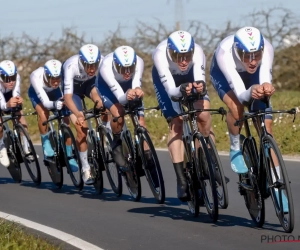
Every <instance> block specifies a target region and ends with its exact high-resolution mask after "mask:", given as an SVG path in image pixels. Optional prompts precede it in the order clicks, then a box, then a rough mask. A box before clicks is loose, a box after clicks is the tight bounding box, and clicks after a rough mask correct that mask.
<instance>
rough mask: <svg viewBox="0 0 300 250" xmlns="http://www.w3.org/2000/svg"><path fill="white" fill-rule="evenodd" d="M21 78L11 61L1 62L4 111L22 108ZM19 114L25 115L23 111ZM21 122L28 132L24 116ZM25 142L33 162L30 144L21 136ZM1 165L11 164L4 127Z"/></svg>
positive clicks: (0, 94)
mask: <svg viewBox="0 0 300 250" xmlns="http://www.w3.org/2000/svg"><path fill="white" fill-rule="evenodd" d="M20 85H21V77H20V75H19V74H18V72H17V67H16V65H15V64H14V63H13V62H12V61H10V60H4V61H1V62H0V108H1V110H2V111H4V112H5V111H9V110H10V109H11V108H15V107H17V106H21V105H22V104H23V98H22V97H21V90H20ZM19 114H21V115H22V114H23V112H22V110H20V111H19ZM18 120H19V122H20V123H21V124H22V125H23V126H24V128H25V129H26V130H27V129H28V126H27V122H26V119H25V117H24V116H20V117H19V118H18ZM21 137H22V141H23V144H22V146H23V149H24V152H25V154H27V155H28V156H27V159H28V160H30V161H33V160H34V159H33V156H32V155H30V152H29V144H28V141H27V138H26V137H25V135H21ZM0 163H1V164H2V165H3V166H5V167H9V165H10V162H9V159H8V156H7V149H6V147H5V144H4V142H3V126H0Z"/></svg>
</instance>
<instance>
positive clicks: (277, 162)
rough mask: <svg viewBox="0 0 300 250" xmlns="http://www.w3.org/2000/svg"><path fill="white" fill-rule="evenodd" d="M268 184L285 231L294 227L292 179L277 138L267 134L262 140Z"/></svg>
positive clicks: (289, 230) (289, 231) (290, 230)
mask: <svg viewBox="0 0 300 250" xmlns="http://www.w3.org/2000/svg"><path fill="white" fill-rule="evenodd" d="M262 144H263V150H264V156H265V166H266V171H267V176H268V186H269V190H270V193H271V197H272V200H273V203H274V207H275V212H276V215H277V216H278V219H279V221H280V224H281V226H282V227H283V229H284V231H285V232H287V233H291V232H292V231H293V229H294V205H293V197H292V191H291V187H290V181H289V178H288V174H287V171H286V168H285V164H284V161H283V159H282V155H281V153H280V151H279V148H278V146H277V144H276V142H275V140H274V139H273V138H272V137H271V136H269V135H267V136H265V137H264V138H263V140H262Z"/></svg>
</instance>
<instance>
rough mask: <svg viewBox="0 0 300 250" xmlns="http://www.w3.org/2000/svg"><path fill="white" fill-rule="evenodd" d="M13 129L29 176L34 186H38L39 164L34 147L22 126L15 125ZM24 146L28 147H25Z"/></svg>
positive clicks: (39, 176) (39, 179) (39, 182)
mask: <svg viewBox="0 0 300 250" xmlns="http://www.w3.org/2000/svg"><path fill="white" fill-rule="evenodd" d="M15 129H16V132H17V135H18V138H17V144H18V147H19V149H20V152H21V155H22V158H23V161H24V164H25V166H26V168H27V171H28V173H29V176H30V178H31V179H32V181H33V182H34V183H35V184H36V185H40V184H41V170H40V164H39V161H38V158H37V155H36V152H35V149H34V146H33V144H32V141H31V139H30V137H29V134H28V132H27V130H26V129H25V128H24V127H23V125H22V124H16V125H15ZM26 140H27V142H26ZM26 144H27V146H28V147H26Z"/></svg>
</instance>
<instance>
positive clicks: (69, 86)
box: [63, 59, 78, 94]
mask: <svg viewBox="0 0 300 250" xmlns="http://www.w3.org/2000/svg"><path fill="white" fill-rule="evenodd" d="M69 60H70V59H68V60H67V61H66V62H65V63H64V65H63V71H64V73H63V74H64V89H63V93H64V94H73V90H74V81H73V79H74V76H75V71H76V68H75V67H76V66H77V67H78V62H77V65H75V63H74V62H73V60H71V61H69Z"/></svg>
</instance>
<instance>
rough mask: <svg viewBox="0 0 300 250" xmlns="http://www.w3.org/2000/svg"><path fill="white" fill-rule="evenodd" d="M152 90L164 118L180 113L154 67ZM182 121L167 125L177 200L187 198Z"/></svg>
mask: <svg viewBox="0 0 300 250" xmlns="http://www.w3.org/2000/svg"><path fill="white" fill-rule="evenodd" d="M152 78H153V84H154V90H155V94H156V97H157V101H158V103H159V106H160V108H161V110H162V112H163V115H164V117H165V118H166V119H167V118H168V117H174V116H176V115H178V114H179V113H180V108H179V105H178V103H175V102H173V101H172V100H171V99H170V97H169V96H168V94H167V92H166V90H165V88H164V86H163V84H162V83H161V81H160V77H159V74H158V72H157V70H156V68H155V67H153V69H152ZM182 126H183V121H182V118H181V117H177V118H174V119H172V121H171V122H170V123H169V134H168V142H167V143H168V144H167V145H168V150H169V153H170V156H171V160H172V162H173V166H174V170H175V173H176V177H177V196H178V198H179V199H183V200H184V199H185V198H187V196H188V195H187V181H186V177H185V174H184V146H183V142H182V132H183V128H182Z"/></svg>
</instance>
